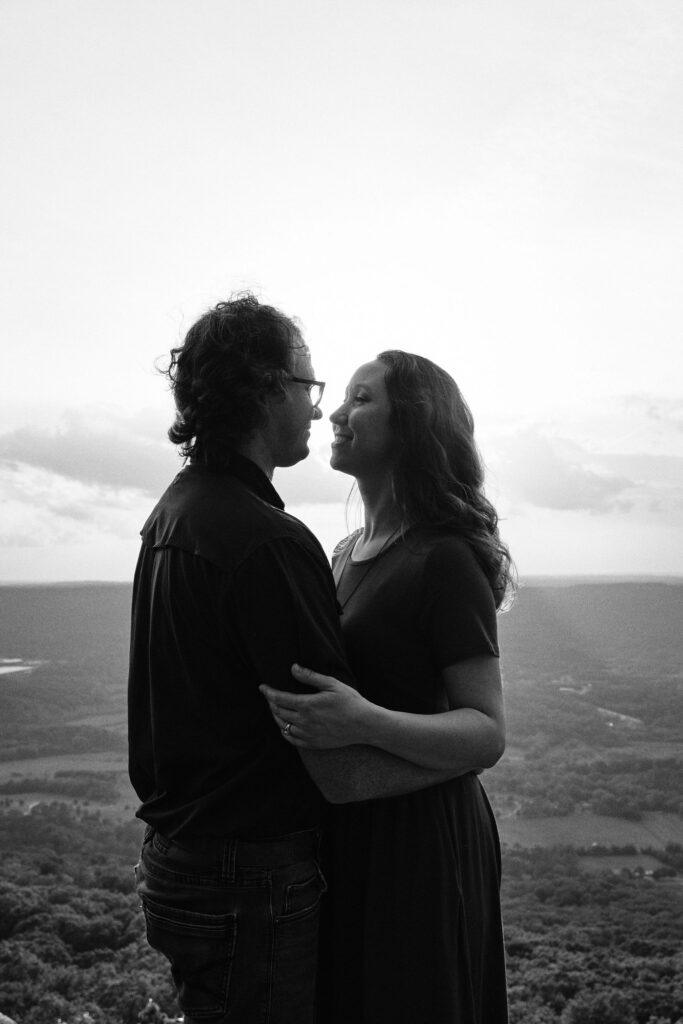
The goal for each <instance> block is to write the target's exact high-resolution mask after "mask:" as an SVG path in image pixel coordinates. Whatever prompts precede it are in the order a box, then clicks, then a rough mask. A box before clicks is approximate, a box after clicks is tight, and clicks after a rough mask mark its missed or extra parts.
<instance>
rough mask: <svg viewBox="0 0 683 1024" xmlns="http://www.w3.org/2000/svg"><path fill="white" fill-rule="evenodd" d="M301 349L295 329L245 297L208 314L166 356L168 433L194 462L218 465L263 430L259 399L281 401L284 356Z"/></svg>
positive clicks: (286, 370) (287, 362)
mask: <svg viewBox="0 0 683 1024" xmlns="http://www.w3.org/2000/svg"><path fill="white" fill-rule="evenodd" d="M300 347H301V348H303V347H305V346H304V342H303V339H302V337H301V332H300V330H299V328H298V326H297V324H296V323H295V322H294V321H293V320H291V319H289V317H286V316H285V315H284V313H281V312H280V311H279V310H278V309H275V308H273V306H265V305H262V304H261V303H260V302H259V301H258V299H257V298H255V296H254V295H252V294H250V293H249V292H247V293H243V294H239V295H236V296H232V297H231V298H230V299H229V300H228V301H227V302H219V303H218V305H216V306H214V307H213V309H210V310H208V312H206V313H204V315H203V316H201V317H200V318H199V320H197V322H196V323H195V324H194V325H193V326H192V327H191V328H190V329H189V331H188V332H187V335H186V336H185V340H184V341H183V344H182V345H180V346H179V347H178V348H174V349H171V360H170V363H169V366H168V368H167V369H166V370H164V371H163V372H164V375H165V376H166V377H168V379H169V381H170V383H171V390H172V391H173V397H174V399H175V405H176V418H175V423H174V424H173V426H172V427H171V429H170V430H169V432H168V436H169V438H170V440H171V441H172V442H173V444H177V445H179V446H180V451H181V454H182V455H184V456H185V457H187V458H191V459H192V460H193V461H195V462H202V463H205V464H208V465H226V464H227V463H228V462H229V460H230V455H231V453H232V452H234V451H235V449H236V447H237V446H238V445H239V444H240V443H241V442H243V441H244V440H245V439H246V438H247V437H248V436H249V435H250V434H251V433H252V432H253V431H254V430H255V429H257V428H258V427H259V425H260V424H261V423H262V422H263V418H264V415H265V410H266V399H267V396H269V395H272V394H278V393H282V394H284V387H285V381H286V380H287V379H288V377H289V375H290V373H291V366H292V352H293V350H294V349H296V348H300Z"/></svg>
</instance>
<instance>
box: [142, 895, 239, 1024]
mask: <svg viewBox="0 0 683 1024" xmlns="http://www.w3.org/2000/svg"><path fill="white" fill-rule="evenodd" d="M142 905H143V909H144V912H145V922H146V926H147V941H148V942H149V944H150V946H151V947H152V948H153V949H156V950H157V951H158V952H160V953H163V955H164V956H165V957H166V959H167V960H168V961H169V963H170V965H171V974H172V975H173V981H174V982H175V985H176V988H177V990H178V1002H179V1004H180V1007H181V1009H182V1010H183V1012H184V1013H186V1014H187V1015H188V1016H189V1017H193V1018H194V1017H196V1018H197V1019H202V1018H204V1019H207V1020H210V1019H211V1018H212V1017H217V1016H222V1015H224V1014H225V1013H227V1009H228V1000H229V996H230V977H231V974H232V964H233V958H234V954H235V942H236V938H237V915H236V914H200V913H197V912H196V911H194V910H183V909H181V908H179V907H172V906H165V905H163V904H162V903H158V902H157V901H156V900H152V899H150V898H149V897H148V896H143V897H142Z"/></svg>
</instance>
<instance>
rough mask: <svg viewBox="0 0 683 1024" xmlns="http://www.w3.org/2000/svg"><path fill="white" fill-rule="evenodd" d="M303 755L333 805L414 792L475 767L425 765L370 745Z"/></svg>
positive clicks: (301, 749)
mask: <svg viewBox="0 0 683 1024" xmlns="http://www.w3.org/2000/svg"><path fill="white" fill-rule="evenodd" d="M299 754H300V755H301V760H302V761H303V763H304V765H305V767H306V770H307V771H308V774H309V775H310V776H311V778H312V779H313V781H314V782H315V784H316V786H317V787H318V789H319V790H320V792H321V793H322V794H323V796H324V797H325V799H326V800H329V802H330V803H332V804H347V803H353V802H355V801H357V800H373V799H380V798H382V797H389V796H401V795H403V794H404V793H414V792H416V791H417V790H420V789H427V788H428V787H429V786H435V785H437V783H439V782H446V781H447V780H448V779H452V778H455V777H456V776H458V775H464V774H466V771H470V770H471V769H466V770H461V771H455V770H453V769H433V768H422V767H421V766H420V765H417V764H413V763H412V761H405V760H404V759H403V758H401V757H396V756H395V755H394V754H388V753H387V752H386V751H384V750H379V749H378V748H376V747H366V746H352V747H341V748H337V749H334V750H311V749H303V748H300V749H299Z"/></svg>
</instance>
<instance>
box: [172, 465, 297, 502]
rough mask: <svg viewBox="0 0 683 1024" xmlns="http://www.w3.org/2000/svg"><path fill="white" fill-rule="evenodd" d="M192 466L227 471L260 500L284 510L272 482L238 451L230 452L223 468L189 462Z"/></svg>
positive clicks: (220, 471) (221, 471) (214, 470)
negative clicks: (227, 461)
mask: <svg viewBox="0 0 683 1024" xmlns="http://www.w3.org/2000/svg"><path fill="white" fill-rule="evenodd" d="M190 465H191V466H193V467H197V468H201V469H204V470H206V469H209V470H210V471H211V472H214V473H229V474H230V475H231V476H235V477H237V479H238V480H239V481H240V482H241V483H243V484H244V485H245V486H246V487H248V488H249V490H250V491H253V493H254V494H255V495H256V497H257V498H261V500H262V501H266V502H268V504H269V505H274V506H275V508H279V509H281V510H282V511H284V507H285V503H284V501H283V500H282V498H281V497H280V495H279V494H278V493H277V491H276V490H275V488H274V487H273V485H272V483H271V482H270V480H269V479H268V477H267V476H266V474H265V473H264V472H263V470H262V469H260V468H259V467H258V466H257V465H256V463H255V462H252V461H251V459H248V458H246V456H244V455H240V454H239V452H232V453H231V455H230V462H229V463H228V465H227V466H226V467H225V468H223V467H222V466H221V467H220V468H219V467H214V466H210V467H209V466H205V465H203V464H202V463H196V462H195V463H191V464H190Z"/></svg>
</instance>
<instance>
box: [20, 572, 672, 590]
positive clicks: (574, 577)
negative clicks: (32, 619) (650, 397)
mask: <svg viewBox="0 0 683 1024" xmlns="http://www.w3.org/2000/svg"><path fill="white" fill-rule="evenodd" d="M132 583H133V580H132V579H130V580H29V581H25V580H0V587H69V588H73V587H130V586H132ZM605 583H665V584H668V585H669V586H674V587H679V586H683V576H681V575H677V574H675V573H669V574H665V573H650V574H647V573H641V574H638V573H623V574H621V575H617V574H614V573H603V574H600V573H583V574H581V573H577V574H562V573H560V574H558V575H557V576H549V575H544V574H539V575H535V574H533V573H532V574H529V575H526V576H521V577H520V580H519V585H520V587H576V586H581V585H585V584H588V585H592V584H605Z"/></svg>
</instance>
